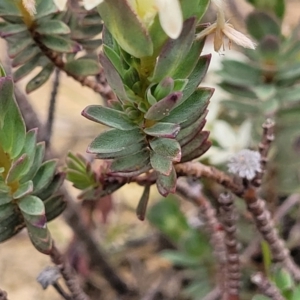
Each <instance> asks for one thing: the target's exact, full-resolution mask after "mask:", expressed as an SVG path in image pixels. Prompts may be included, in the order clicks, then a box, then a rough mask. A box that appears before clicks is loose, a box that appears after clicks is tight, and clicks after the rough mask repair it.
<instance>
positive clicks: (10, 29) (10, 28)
mask: <svg viewBox="0 0 300 300" xmlns="http://www.w3.org/2000/svg"><path fill="white" fill-rule="evenodd" d="M26 30H27V27H26V26H25V24H5V26H1V27H0V37H2V38H6V37H8V36H11V35H14V34H17V33H20V32H24V31H26Z"/></svg>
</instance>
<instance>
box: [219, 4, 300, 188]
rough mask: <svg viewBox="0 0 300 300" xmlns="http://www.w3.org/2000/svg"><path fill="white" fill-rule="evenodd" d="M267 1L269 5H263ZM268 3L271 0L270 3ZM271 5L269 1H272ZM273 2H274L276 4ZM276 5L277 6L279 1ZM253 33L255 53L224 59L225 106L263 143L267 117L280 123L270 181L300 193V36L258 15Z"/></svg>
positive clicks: (254, 15) (252, 17)
mask: <svg viewBox="0 0 300 300" xmlns="http://www.w3.org/2000/svg"><path fill="white" fill-rule="evenodd" d="M262 2H264V1H262ZM265 2H266V1H265ZM271 2H272V1H269V3H271ZM273 2H274V1H273ZM274 3H275V2H274ZM246 23H247V28H248V30H249V33H250V34H251V35H252V36H253V38H254V39H256V40H257V41H258V45H257V50H256V51H252V52H250V51H246V53H245V54H246V55H247V59H246V60H245V61H236V60H224V61H223V68H222V69H221V71H220V72H219V75H220V76H221V78H222V82H221V84H220V86H221V87H222V88H223V89H224V90H225V91H227V92H228V93H229V94H230V95H231V96H230V98H229V99H228V100H227V99H226V100H225V101H223V102H222V105H223V107H224V108H225V109H230V110H227V111H229V118H231V120H232V121H233V122H236V123H237V124H238V123H240V122H241V121H242V120H244V119H245V118H249V119H251V121H252V123H253V125H254V131H253V136H254V138H255V140H256V142H258V135H257V132H259V130H260V128H258V124H262V123H263V121H264V119H265V118H268V117H271V118H273V119H274V120H275V123H276V128H275V141H274V143H273V151H272V152H271V153H272V155H273V156H272V159H271V163H270V164H269V168H270V170H272V171H271V172H272V178H269V179H267V180H268V181H269V183H270V184H272V185H273V187H275V188H276V189H277V192H278V193H280V194H284V193H288V194H290V193H293V192H298V191H299V186H300V185H299V183H300V182H299V173H298V172H299V171H298V170H299V167H300V164H299V153H300V152H299V147H298V141H299V138H300V135H299V131H298V129H297V128H299V126H300V123H299V113H300V110H299V108H300V106H299V104H300V102H299V101H300V98H299V84H300V72H299V53H300V52H299V51H300V48H299V44H300V40H299V36H297V34H296V32H297V30H298V29H297V28H296V29H295V32H294V33H292V34H291V37H290V38H287V37H285V36H284V35H283V34H282V33H281V32H282V28H281V25H280V22H279V20H278V19H276V17H275V16H274V15H273V14H271V13H268V12H265V11H264V12H262V11H253V12H252V13H251V14H250V15H249V16H248V18H247V20H246ZM297 174H298V175H297Z"/></svg>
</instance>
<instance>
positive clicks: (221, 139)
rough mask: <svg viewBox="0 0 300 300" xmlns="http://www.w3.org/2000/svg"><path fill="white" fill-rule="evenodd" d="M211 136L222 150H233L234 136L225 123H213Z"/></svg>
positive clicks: (218, 121)
mask: <svg viewBox="0 0 300 300" xmlns="http://www.w3.org/2000/svg"><path fill="white" fill-rule="evenodd" d="M212 136H213V138H215V139H216V141H217V142H218V143H219V144H220V146H221V147H222V148H224V149H233V148H234V146H235V144H236V134H235V132H234V130H233V128H232V127H231V126H230V125H229V124H228V123H227V122H225V121H222V120H217V121H215V123H214V125H213V129H212Z"/></svg>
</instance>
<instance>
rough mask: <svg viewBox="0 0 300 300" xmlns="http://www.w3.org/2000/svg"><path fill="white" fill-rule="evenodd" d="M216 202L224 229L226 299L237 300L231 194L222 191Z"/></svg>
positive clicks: (237, 256)
mask: <svg viewBox="0 0 300 300" xmlns="http://www.w3.org/2000/svg"><path fill="white" fill-rule="evenodd" d="M218 202H219V204H220V214H221V220H222V224H223V228H224V231H225V245H226V250H227V251H226V259H227V264H226V273H227V274H226V276H225V278H224V279H225V280H226V283H225V284H226V291H227V295H225V298H224V299H226V300H239V299H240V297H239V288H240V278H241V274H240V260H239V252H238V242H237V240H236V219H237V214H236V211H235V207H234V203H233V198H232V195H230V194H228V193H223V194H221V195H220V197H219V199H218Z"/></svg>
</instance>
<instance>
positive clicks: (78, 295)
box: [50, 244, 89, 300]
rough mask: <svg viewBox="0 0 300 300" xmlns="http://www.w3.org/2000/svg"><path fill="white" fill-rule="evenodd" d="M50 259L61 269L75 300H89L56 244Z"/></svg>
mask: <svg viewBox="0 0 300 300" xmlns="http://www.w3.org/2000/svg"><path fill="white" fill-rule="evenodd" d="M50 257H51V259H52V262H53V263H54V264H55V265H56V266H57V267H58V268H59V270H60V273H61V275H62V277H63V278H64V280H65V282H66V285H67V287H68V288H69V290H70V292H71V294H72V298H73V300H88V299H89V297H88V296H87V295H86V294H85V293H84V292H83V290H82V289H81V287H80V284H79V282H78V280H77V278H76V277H75V274H74V272H73V270H72V268H71V266H70V265H69V264H68V263H67V262H66V260H65V259H64V258H63V256H62V255H61V253H60V252H59V250H58V249H57V248H56V246H55V245H54V244H53V246H52V249H51V252H50Z"/></svg>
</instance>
